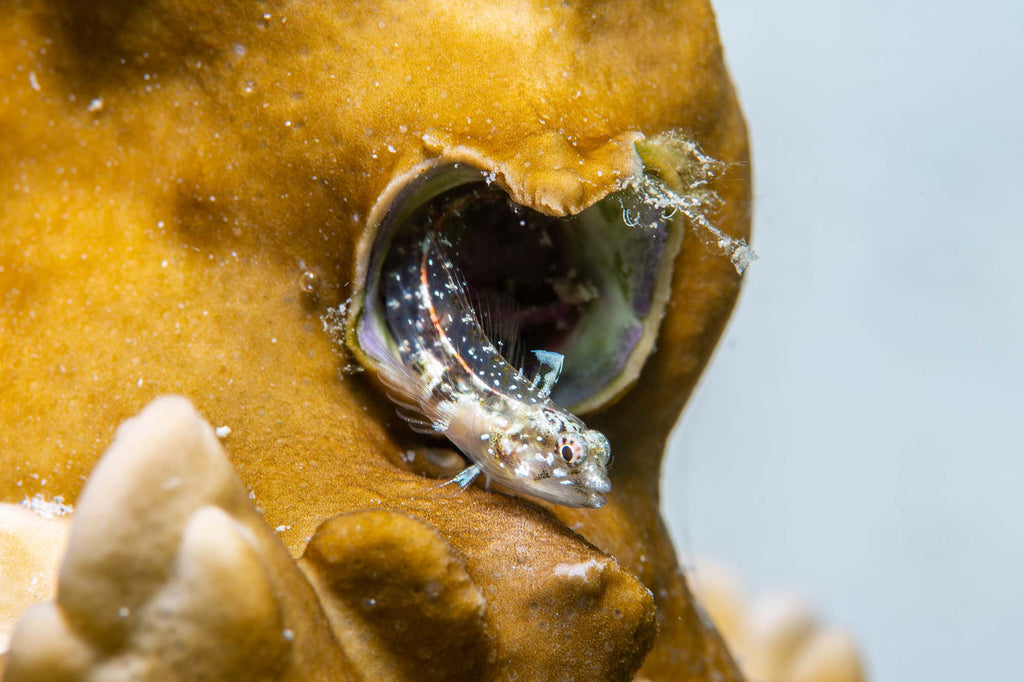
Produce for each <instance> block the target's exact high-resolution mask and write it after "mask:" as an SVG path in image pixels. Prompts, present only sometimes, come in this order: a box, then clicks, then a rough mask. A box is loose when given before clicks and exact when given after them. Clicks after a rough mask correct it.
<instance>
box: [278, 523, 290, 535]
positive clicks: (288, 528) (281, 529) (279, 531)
mask: <svg viewBox="0 0 1024 682" xmlns="http://www.w3.org/2000/svg"><path fill="white" fill-rule="evenodd" d="M291 528H292V527H291V526H283V525H282V526H278V527H277V528H275V529H274V530H275V531H277V532H278V533H283V532H285V531H286V530H291Z"/></svg>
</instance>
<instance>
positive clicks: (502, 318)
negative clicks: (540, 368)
mask: <svg viewBox="0 0 1024 682" xmlns="http://www.w3.org/2000/svg"><path fill="white" fill-rule="evenodd" d="M425 239H426V240H427V241H426V243H425V246H426V248H428V249H431V250H433V252H434V254H435V255H436V256H437V257H438V258H439V260H440V263H441V267H442V268H443V269H444V272H445V275H446V277H447V278H448V280H449V281H450V283H451V285H452V287H451V288H450V290H449V291H450V293H451V295H452V296H453V297H454V298H456V299H457V300H458V304H459V307H460V308H461V309H462V310H463V311H465V312H467V313H469V314H471V315H473V317H474V318H475V320H476V325H477V326H478V327H479V328H480V330H481V331H482V332H483V333H484V336H486V337H487V340H488V341H490V342H491V344H493V345H494V347H495V348H496V349H497V350H498V352H499V353H501V355H502V357H504V358H505V360H506V361H508V363H509V364H510V365H512V366H513V367H522V360H523V357H522V350H521V348H520V343H519V321H518V320H519V318H518V315H517V310H516V304H515V301H514V300H513V299H512V297H511V296H506V295H504V294H500V293H497V292H486V293H481V292H475V291H470V289H469V286H468V285H467V283H466V278H465V277H463V275H462V271H461V270H459V268H458V266H457V265H456V264H455V263H454V261H453V260H452V257H451V253H450V247H451V243H450V242H449V241H448V240H447V239H446V238H444V237H441V236H437V235H434V234H430V233H428V234H427V235H426V237H425Z"/></svg>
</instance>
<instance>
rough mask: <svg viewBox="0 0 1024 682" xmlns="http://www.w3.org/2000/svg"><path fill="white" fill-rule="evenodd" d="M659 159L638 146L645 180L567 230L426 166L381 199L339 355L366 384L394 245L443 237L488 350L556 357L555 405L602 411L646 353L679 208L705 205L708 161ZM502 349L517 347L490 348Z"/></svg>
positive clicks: (562, 220)
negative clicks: (350, 355)
mask: <svg viewBox="0 0 1024 682" xmlns="http://www.w3.org/2000/svg"><path fill="white" fill-rule="evenodd" d="M677 147H678V145H677ZM666 148H669V147H668V145H663V146H662V147H658V145H657V144H656V143H654V142H651V143H648V144H647V146H646V147H643V148H641V147H640V146H639V145H638V150H640V151H641V153H640V157H641V159H642V160H644V162H645V164H644V165H643V168H644V172H643V174H642V175H640V176H637V177H634V178H632V179H630V180H628V181H624V182H622V183H620V187H619V188H618V189H617V190H615V191H612V192H611V193H609V194H607V195H605V196H604V197H603V198H600V199H598V200H597V201H596V202H595V203H593V204H591V205H590V206H589V207H586V208H584V209H583V210H581V211H579V212H578V213H575V214H572V215H567V216H553V215H549V214H547V213H544V212H543V211H540V210H537V209H535V208H533V207H531V206H526V205H522V204H518V203H516V202H515V201H513V200H512V198H511V196H510V193H509V192H508V191H506V189H505V188H503V187H502V186H501V185H500V184H499V183H498V182H496V181H495V177H496V175H495V174H494V172H493V171H492V170H490V169H486V168H477V167H473V166H471V165H468V164H466V163H444V162H434V163H431V164H427V165H425V166H424V167H423V168H421V169H419V171H418V172H416V173H414V174H412V175H411V177H410V178H409V179H408V180H407V181H406V184H405V185H404V186H403V187H402V188H401V189H399V190H398V191H395V192H393V193H392V194H391V196H392V197H393V199H392V200H391V202H390V205H388V206H387V207H386V210H385V211H383V212H382V213H383V215H384V217H383V219H382V220H381V221H380V223H379V224H378V225H376V226H371V234H370V235H369V239H370V240H371V241H370V242H369V248H364V249H362V255H361V256H360V259H359V261H360V262H358V263H357V277H358V279H357V282H356V291H355V294H354V296H353V300H352V305H351V306H350V308H349V311H348V319H347V324H346V330H347V331H346V334H347V338H346V342H347V344H348V346H349V348H350V349H351V350H352V351H353V352H354V354H355V355H356V357H357V358H358V359H359V360H360V361H361V362H362V363H363V364H364V365H366V366H368V367H369V368H370V369H371V370H373V369H374V360H373V355H374V354H373V353H372V352H369V349H375V350H379V349H381V348H390V349H394V347H395V340H394V339H393V338H391V335H390V331H389V328H388V325H387V322H386V319H385V310H384V301H383V297H382V293H381V289H382V287H381V286H380V280H381V275H382V272H384V271H386V269H387V268H388V267H391V263H392V259H393V258H394V256H393V255H392V252H393V250H395V248H394V247H395V245H396V244H399V243H402V242H403V240H406V241H407V240H409V239H414V238H416V237H415V235H417V234H422V233H424V231H425V230H430V229H443V230H444V231H445V233H446V235H448V236H450V237H452V239H451V241H452V242H453V243H454V244H455V245H456V246H455V247H454V248H452V249H451V250H450V252H449V254H448V255H449V256H450V258H451V260H452V261H453V263H454V265H455V266H456V268H457V269H458V270H459V271H460V272H462V273H463V275H464V277H465V279H466V283H467V285H468V289H469V291H470V295H471V299H472V300H473V301H474V303H475V304H477V305H478V306H481V307H484V308H487V310H484V311H478V312H483V313H484V314H483V315H482V316H483V317H485V318H487V319H488V320H490V323H489V326H490V327H491V329H488V330H486V331H488V332H489V336H497V337H498V338H492V341H494V342H495V343H496V345H499V348H500V349H502V350H503V353H505V354H506V357H507V359H509V360H510V362H512V364H514V365H518V366H520V367H522V363H521V360H522V359H523V358H525V359H526V362H529V358H530V354H529V351H532V350H545V351H552V352H555V353H559V354H561V355H562V356H564V365H563V368H562V374H561V377H560V378H559V380H558V383H557V384H556V385H555V387H554V390H553V392H552V395H551V397H552V399H553V400H554V401H555V402H556V403H558V404H559V405H561V406H563V407H565V408H567V409H569V410H570V411H572V412H574V413H576V414H580V415H586V414H588V413H593V412H597V411H599V410H602V409H604V408H606V407H607V406H609V405H611V404H612V403H614V402H615V401H616V400H618V399H619V398H620V397H621V396H622V395H623V394H624V393H625V392H626V391H628V390H629V389H630V388H631V387H632V386H633V384H635V383H636V381H637V379H638V378H639V375H640V372H641V370H642V368H643V366H644V363H645V362H646V360H647V359H648V357H649V356H650V355H651V353H652V351H653V349H654V345H655V340H656V338H657V334H658V329H659V326H660V322H661V319H662V318H663V316H664V314H665V310H666V307H667V304H668V300H669V294H670V289H671V281H672V271H673V264H674V261H675V257H676V255H677V253H678V252H679V249H680V246H681V244H682V237H683V232H684V228H685V222H686V220H685V219H686V216H685V215H684V214H685V211H683V210H681V208H680V207H682V209H687V210H688V209H689V208H692V207H694V206H698V207H700V206H703V205H704V204H706V203H708V202H706V201H705V196H704V194H700V193H705V194H706V191H705V188H704V186H706V185H707V177H708V176H710V174H711V171H710V170H708V163H707V162H706V160H705V158H706V157H701V156H700V155H698V154H696V153H692V154H690V155H689V156H687V149H688V148H684V149H683V151H680V150H679V149H670V151H671V152H672V154H667V156H669V157H672V158H674V159H675V161H674V163H671V164H667V165H666V164H665V163H663V162H661V161H660V158H661V157H664V156H666V153H665V149H666ZM644 150H646V154H645V153H644ZM651 150H653V151H651ZM673 154H674V157H673V156H672V155H673ZM648 158H650V159H651V160H652V162H651V163H646V162H647V160H648ZM695 167H696V168H698V170H700V169H703V171H701V172H695V171H694V168H695ZM666 168H667V170H666ZM685 173H689V174H690V175H692V176H697V177H700V178H701V180H700V181H698V182H690V186H691V190H692V191H691V192H690V193H689V194H686V195H684V194H683V193H680V192H679V191H678V190H672V189H671V186H672V185H675V186H676V187H679V186H682V184H683V183H682V181H681V180H680V178H681V177H683V176H684V175H685ZM666 176H671V177H667V179H663V178H666ZM666 197H669V198H672V197H674V198H675V199H678V201H676V202H675V204H673V202H672V200H669V201H666ZM695 197H696V198H695ZM375 210H376V209H375ZM439 226H440V227H439ZM508 329H513V330H515V332H514V333H512V334H506V332H505V331H503V330H508ZM504 336H510V337H514V338H515V339H516V342H515V343H512V342H511V341H509V342H508V343H505V344H504V348H501V346H502V345H503V344H502V342H503V341H505V339H504ZM513 346H514V347H513ZM526 369H529V368H526Z"/></svg>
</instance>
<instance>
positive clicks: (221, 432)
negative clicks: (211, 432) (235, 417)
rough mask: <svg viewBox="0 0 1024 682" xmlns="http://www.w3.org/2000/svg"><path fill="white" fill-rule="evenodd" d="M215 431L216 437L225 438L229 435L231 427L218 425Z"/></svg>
mask: <svg viewBox="0 0 1024 682" xmlns="http://www.w3.org/2000/svg"><path fill="white" fill-rule="evenodd" d="M215 433H216V434H217V438H227V437H228V436H230V435H231V427H230V426H218V427H217V428H216V430H215Z"/></svg>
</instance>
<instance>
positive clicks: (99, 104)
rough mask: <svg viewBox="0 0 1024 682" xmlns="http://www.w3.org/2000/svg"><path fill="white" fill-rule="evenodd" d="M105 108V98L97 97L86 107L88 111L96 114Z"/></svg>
mask: <svg viewBox="0 0 1024 682" xmlns="http://www.w3.org/2000/svg"><path fill="white" fill-rule="evenodd" d="M102 109H103V98H102V97H97V98H96V99H94V100H93V101H91V102H89V106H87V107H86V108H85V110H86V111H88V112H90V113H93V114H95V113H96V112H97V111H100V110H102Z"/></svg>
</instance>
